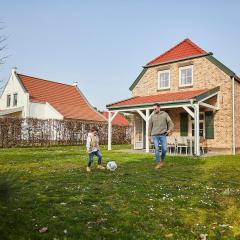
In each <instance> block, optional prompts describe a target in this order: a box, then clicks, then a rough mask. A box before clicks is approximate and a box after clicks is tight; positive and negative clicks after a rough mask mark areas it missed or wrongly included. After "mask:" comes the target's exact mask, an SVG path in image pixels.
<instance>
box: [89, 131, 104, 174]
mask: <svg viewBox="0 0 240 240" xmlns="http://www.w3.org/2000/svg"><path fill="white" fill-rule="evenodd" d="M86 147H87V153H88V164H87V168H86V170H87V172H91V166H92V163H93V157H94V155H96V156H97V158H98V165H97V169H101V170H104V169H105V167H104V166H103V165H102V154H101V153H100V150H99V138H98V128H97V127H92V128H91V130H90V132H89V133H88V137H87V143H86Z"/></svg>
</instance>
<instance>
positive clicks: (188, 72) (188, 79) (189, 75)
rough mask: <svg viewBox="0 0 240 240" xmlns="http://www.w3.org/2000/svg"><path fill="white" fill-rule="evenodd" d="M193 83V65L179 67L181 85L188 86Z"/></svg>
mask: <svg viewBox="0 0 240 240" xmlns="http://www.w3.org/2000/svg"><path fill="white" fill-rule="evenodd" d="M192 85H193V66H187V67H180V68H179V86H180V87H186V86H192Z"/></svg>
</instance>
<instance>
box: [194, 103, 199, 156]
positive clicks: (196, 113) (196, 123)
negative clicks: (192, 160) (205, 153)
mask: <svg viewBox="0 0 240 240" xmlns="http://www.w3.org/2000/svg"><path fill="white" fill-rule="evenodd" d="M194 133H195V134H194V153H195V155H196V156H200V138H199V104H198V103H196V104H194Z"/></svg>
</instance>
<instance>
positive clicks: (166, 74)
mask: <svg viewBox="0 0 240 240" xmlns="http://www.w3.org/2000/svg"><path fill="white" fill-rule="evenodd" d="M169 88H170V70H164V71H159V72H158V89H159V90H162V89H169Z"/></svg>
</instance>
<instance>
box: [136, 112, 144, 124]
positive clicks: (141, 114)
mask: <svg viewBox="0 0 240 240" xmlns="http://www.w3.org/2000/svg"><path fill="white" fill-rule="evenodd" d="M137 112H138V113H139V115H140V116H141V117H142V118H143V120H144V121H145V122H146V116H145V115H144V114H143V112H142V111H141V110H137Z"/></svg>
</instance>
